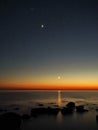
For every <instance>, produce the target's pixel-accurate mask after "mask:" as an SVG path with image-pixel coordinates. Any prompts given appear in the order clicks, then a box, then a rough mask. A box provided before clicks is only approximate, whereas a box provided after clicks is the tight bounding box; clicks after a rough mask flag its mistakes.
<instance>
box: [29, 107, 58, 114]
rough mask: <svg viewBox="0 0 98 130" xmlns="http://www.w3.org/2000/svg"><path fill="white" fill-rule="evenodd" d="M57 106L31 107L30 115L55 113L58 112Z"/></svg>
mask: <svg viewBox="0 0 98 130" xmlns="http://www.w3.org/2000/svg"><path fill="white" fill-rule="evenodd" d="M59 110H60V109H59V108H51V107H48V108H33V109H32V110H31V115H34V114H36V115H45V114H47V115H57V113H58V112H59Z"/></svg>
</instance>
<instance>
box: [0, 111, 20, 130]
mask: <svg viewBox="0 0 98 130" xmlns="http://www.w3.org/2000/svg"><path fill="white" fill-rule="evenodd" d="M20 125H21V116H20V115H18V114H16V113H13V112H8V113H5V114H2V115H0V130H19V129H20Z"/></svg>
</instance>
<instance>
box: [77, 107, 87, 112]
mask: <svg viewBox="0 0 98 130" xmlns="http://www.w3.org/2000/svg"><path fill="white" fill-rule="evenodd" d="M76 111H77V112H78V113H84V112H88V110H87V109H84V106H83V105H80V106H77V107H76Z"/></svg>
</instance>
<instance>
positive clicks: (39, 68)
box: [0, 0, 98, 89]
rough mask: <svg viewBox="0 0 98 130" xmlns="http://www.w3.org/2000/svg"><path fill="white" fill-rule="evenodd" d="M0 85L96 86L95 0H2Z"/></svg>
mask: <svg viewBox="0 0 98 130" xmlns="http://www.w3.org/2000/svg"><path fill="white" fill-rule="evenodd" d="M0 88H1V89H6V88H12V89H15V88H18V89H21V88H25V89H98V0H65V1H60V0H59V1H54V0H52V1H51V0H25V1H21V0H20V1H17V0H9V1H8V2H7V1H5V0H1V3H0Z"/></svg>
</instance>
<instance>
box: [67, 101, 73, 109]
mask: <svg viewBox="0 0 98 130" xmlns="http://www.w3.org/2000/svg"><path fill="white" fill-rule="evenodd" d="M66 107H67V108H70V109H74V108H75V103H74V102H69V103H68V104H67V105H66Z"/></svg>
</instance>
